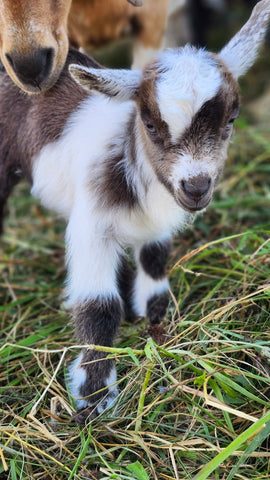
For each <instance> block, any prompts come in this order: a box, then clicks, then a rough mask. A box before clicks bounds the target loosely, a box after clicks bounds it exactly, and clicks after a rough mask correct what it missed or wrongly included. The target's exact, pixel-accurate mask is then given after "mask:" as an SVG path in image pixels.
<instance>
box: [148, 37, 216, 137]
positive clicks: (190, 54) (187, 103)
mask: <svg viewBox="0 0 270 480" xmlns="http://www.w3.org/2000/svg"><path fill="white" fill-rule="evenodd" d="M159 64H160V66H161V68H163V69H166V71H165V72H164V73H162V75H160V77H159V78H158V81H157V99H158V104H159V108H160V112H161V116H162V119H163V120H164V121H165V122H166V123H167V124H168V126H169V130H170V134H171V137H172V141H173V142H177V140H179V137H180V136H181V134H182V133H183V132H184V131H185V129H186V128H187V127H188V126H189V125H190V124H191V121H192V119H193V117H194V115H195V114H196V113H197V112H198V110H199V109H200V108H201V106H202V105H203V104H204V103H205V102H206V101H207V100H210V99H211V98H213V97H214V96H215V94H216V93H217V92H218V90H219V88H220V86H221V75H220V72H219V70H218V69H217V66H216V62H215V61H214V60H213V59H212V58H211V57H210V56H209V54H208V53H207V52H206V51H204V50H199V51H198V50H196V49H194V48H192V47H190V46H186V47H184V48H179V49H171V50H166V51H165V52H164V53H163V54H162V55H161V57H160V61H159Z"/></svg>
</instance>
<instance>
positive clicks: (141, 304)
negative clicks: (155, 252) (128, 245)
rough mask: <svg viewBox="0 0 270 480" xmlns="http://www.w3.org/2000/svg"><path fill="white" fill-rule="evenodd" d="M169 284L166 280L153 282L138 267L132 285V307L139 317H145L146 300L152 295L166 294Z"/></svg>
mask: <svg viewBox="0 0 270 480" xmlns="http://www.w3.org/2000/svg"><path fill="white" fill-rule="evenodd" d="M168 289H169V282H168V279H167V278H163V279H161V280H154V279H153V278H151V277H150V276H149V275H147V273H145V271H144V270H143V268H142V267H141V266H138V270H137V277H136V280H135V285H134V294H133V307H134V309H135V311H136V313H137V314H138V315H139V316H142V317H145V316H146V307H147V302H148V300H149V299H150V298H151V297H153V296H154V295H159V294H162V293H165V292H167V291H168Z"/></svg>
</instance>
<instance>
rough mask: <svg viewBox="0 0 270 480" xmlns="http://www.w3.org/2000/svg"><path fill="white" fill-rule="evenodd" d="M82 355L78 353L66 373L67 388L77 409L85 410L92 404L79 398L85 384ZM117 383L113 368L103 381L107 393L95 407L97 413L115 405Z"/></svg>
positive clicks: (85, 399)
mask: <svg viewBox="0 0 270 480" xmlns="http://www.w3.org/2000/svg"><path fill="white" fill-rule="evenodd" d="M82 356H83V354H82V353H80V354H79V355H78V357H77V358H76V359H75V360H74V361H73V362H72V363H71V365H70V367H69V371H68V386H69V391H70V394H71V396H72V398H73V399H74V401H75V402H76V405H77V408H78V409H80V408H86V407H89V406H91V405H93V403H91V402H90V401H89V399H87V398H81V396H80V389H81V387H82V386H83V385H84V384H85V382H86V371H85V369H84V368H83V367H81V366H80V365H81V362H82ZM116 382H117V374H116V369H115V367H113V368H112V369H111V372H110V375H109V377H108V378H106V379H105V382H104V383H105V387H108V393H107V395H106V397H104V399H102V401H100V402H99V404H98V405H97V410H98V413H102V412H103V411H104V410H106V409H107V408H110V407H112V406H113V404H114V403H115V401H116V399H117V396H118V388H117V385H116Z"/></svg>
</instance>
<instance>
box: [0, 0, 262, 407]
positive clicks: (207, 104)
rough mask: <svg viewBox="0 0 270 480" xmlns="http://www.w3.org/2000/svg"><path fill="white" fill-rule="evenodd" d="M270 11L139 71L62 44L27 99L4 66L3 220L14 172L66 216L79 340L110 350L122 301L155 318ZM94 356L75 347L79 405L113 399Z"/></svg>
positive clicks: (220, 157)
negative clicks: (46, 82) (172, 255)
mask: <svg viewBox="0 0 270 480" xmlns="http://www.w3.org/2000/svg"><path fill="white" fill-rule="evenodd" d="M269 15H270V0H263V1H261V2H259V3H258V4H257V5H256V7H255V8H254V11H253V13H252V15H251V17H250V19H249V20H248V22H247V23H246V25H245V26H244V27H243V28H242V30H240V32H239V33H237V34H236V35H235V36H234V37H233V39H232V40H231V41H230V42H229V43H228V44H227V45H226V46H225V47H224V48H223V50H222V51H221V52H220V53H219V54H218V55H215V54H212V53H208V52H207V51H204V50H201V49H195V48H193V47H191V46H186V47H183V48H179V49H169V50H166V51H164V52H163V53H161V55H160V56H159V58H157V60H156V61H154V62H152V63H151V64H149V65H148V66H147V67H146V68H145V69H144V71H143V72H141V71H139V70H138V71H137V70H133V71H130V70H107V69H102V68H97V66H95V65H94V63H93V62H91V60H89V59H88V58H87V57H85V56H83V55H81V54H79V53H78V52H73V51H70V53H69V57H68V60H67V63H66V66H65V69H64V71H63V72H62V74H61V77H60V80H59V81H58V82H57V84H56V85H55V86H54V87H53V88H52V89H51V90H50V91H48V92H47V93H46V94H45V95H38V96H26V95H24V94H22V93H21V91H20V90H19V89H18V88H17V87H16V86H15V85H14V84H13V83H12V82H11V80H10V79H9V77H8V76H7V75H6V74H5V73H2V74H1V76H0V128H1V140H0V159H1V160H0V211H1V216H2V211H3V206H4V203H5V201H6V199H7V196H8V194H9V192H10V190H11V189H12V187H13V185H14V184H15V183H16V182H17V181H18V179H19V176H20V175H21V174H20V172H22V174H24V175H26V176H27V177H28V178H29V179H30V180H31V182H32V193H33V195H34V196H36V197H37V198H39V199H40V200H41V202H42V204H43V205H45V206H46V207H48V208H52V209H54V210H55V211H56V212H57V213H58V214H61V215H63V216H64V217H65V218H66V220H67V230H66V248H67V254H66V262H67V268H68V278H67V295H68V303H69V306H70V307H71V309H72V311H73V315H74V319H75V324H76V333H77V336H78V339H79V341H80V342H82V343H83V344H97V345H106V346H111V345H112V344H113V340H114V337H115V335H116V332H117V327H118V325H119V323H120V321H121V317H122V315H123V312H124V311H125V312H128V313H130V312H133V313H135V314H136V315H142V316H147V317H148V318H149V321H150V324H152V325H155V324H157V323H159V322H160V321H161V320H162V318H163V316H164V314H165V311H166V307H167V304H168V299H169V293H168V291H169V283H168V280H167V278H166V276H165V265H166V261H167V258H168V255H169V251H170V242H171V237H172V235H173V234H174V233H175V232H177V231H178V230H181V229H183V228H184V227H185V226H186V225H187V224H188V223H189V222H190V221H192V219H193V218H194V217H195V216H196V213H197V212H199V211H201V210H203V209H205V208H206V207H207V206H208V205H209V203H210V201H211V199H212V195H213V191H214V187H215V185H216V184H217V181H218V179H219V177H220V175H221V172H222V169H223V166H224V162H225V159H226V156H227V149H228V145H229V142H230V138H231V133H232V126H233V122H234V120H235V118H236V117H237V115H238V111H239V96H238V89H237V83H236V79H237V78H238V77H239V76H240V75H242V74H244V73H245V72H246V70H247V69H248V68H249V67H250V66H251V65H252V64H253V62H254V60H255V58H256V55H257V51H258V48H259V46H260V44H261V42H262V40H263V38H264V33H265V31H266V28H267V23H268V18H269ZM68 70H69V71H70V73H71V75H72V77H74V79H75V80H76V82H77V83H75V82H74V81H73V79H72V78H71V77H70V76H69V74H68ZM82 87H83V88H82ZM0 220H1V218H0ZM126 248H130V249H131V250H132V251H133V253H134V259H135V262H136V264H137V274H136V278H135V279H134V281H133V282H132V275H131V273H130V270H129V269H128V268H127V262H126V260H125V249H126ZM105 356H106V355H105V354H104V353H102V352H97V351H94V350H91V349H89V350H83V352H82V353H81V354H80V355H79V356H78V358H77V359H76V360H75V362H74V363H73V365H72V366H71V369H70V375H69V377H70V390H71V393H72V395H73V396H74V398H75V399H76V402H77V406H78V407H79V408H81V407H87V406H90V405H92V404H93V403H96V402H98V406H97V410H98V412H101V411H103V410H104V409H105V408H107V407H108V406H110V405H111V403H112V402H113V401H114V399H115V397H116V396H117V386H116V372H115V367H114V363H113V360H112V359H106V360H104V357H105Z"/></svg>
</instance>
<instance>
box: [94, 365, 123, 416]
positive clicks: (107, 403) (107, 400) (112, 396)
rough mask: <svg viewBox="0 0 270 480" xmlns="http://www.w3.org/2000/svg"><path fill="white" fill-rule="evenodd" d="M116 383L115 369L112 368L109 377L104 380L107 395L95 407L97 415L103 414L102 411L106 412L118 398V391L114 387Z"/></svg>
mask: <svg viewBox="0 0 270 480" xmlns="http://www.w3.org/2000/svg"><path fill="white" fill-rule="evenodd" d="M116 382H117V374H116V369H115V368H112V369H111V372H110V375H109V377H108V378H106V380H105V382H104V383H105V386H106V387H108V393H107V395H106V396H105V397H104V398H103V399H102V400H101V401H100V402H99V403H98V405H97V411H98V413H102V412H104V410H107V409H108V408H111V407H112V406H113V405H114V404H115V402H116V399H117V397H118V394H119V390H118V387H117V385H116Z"/></svg>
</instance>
